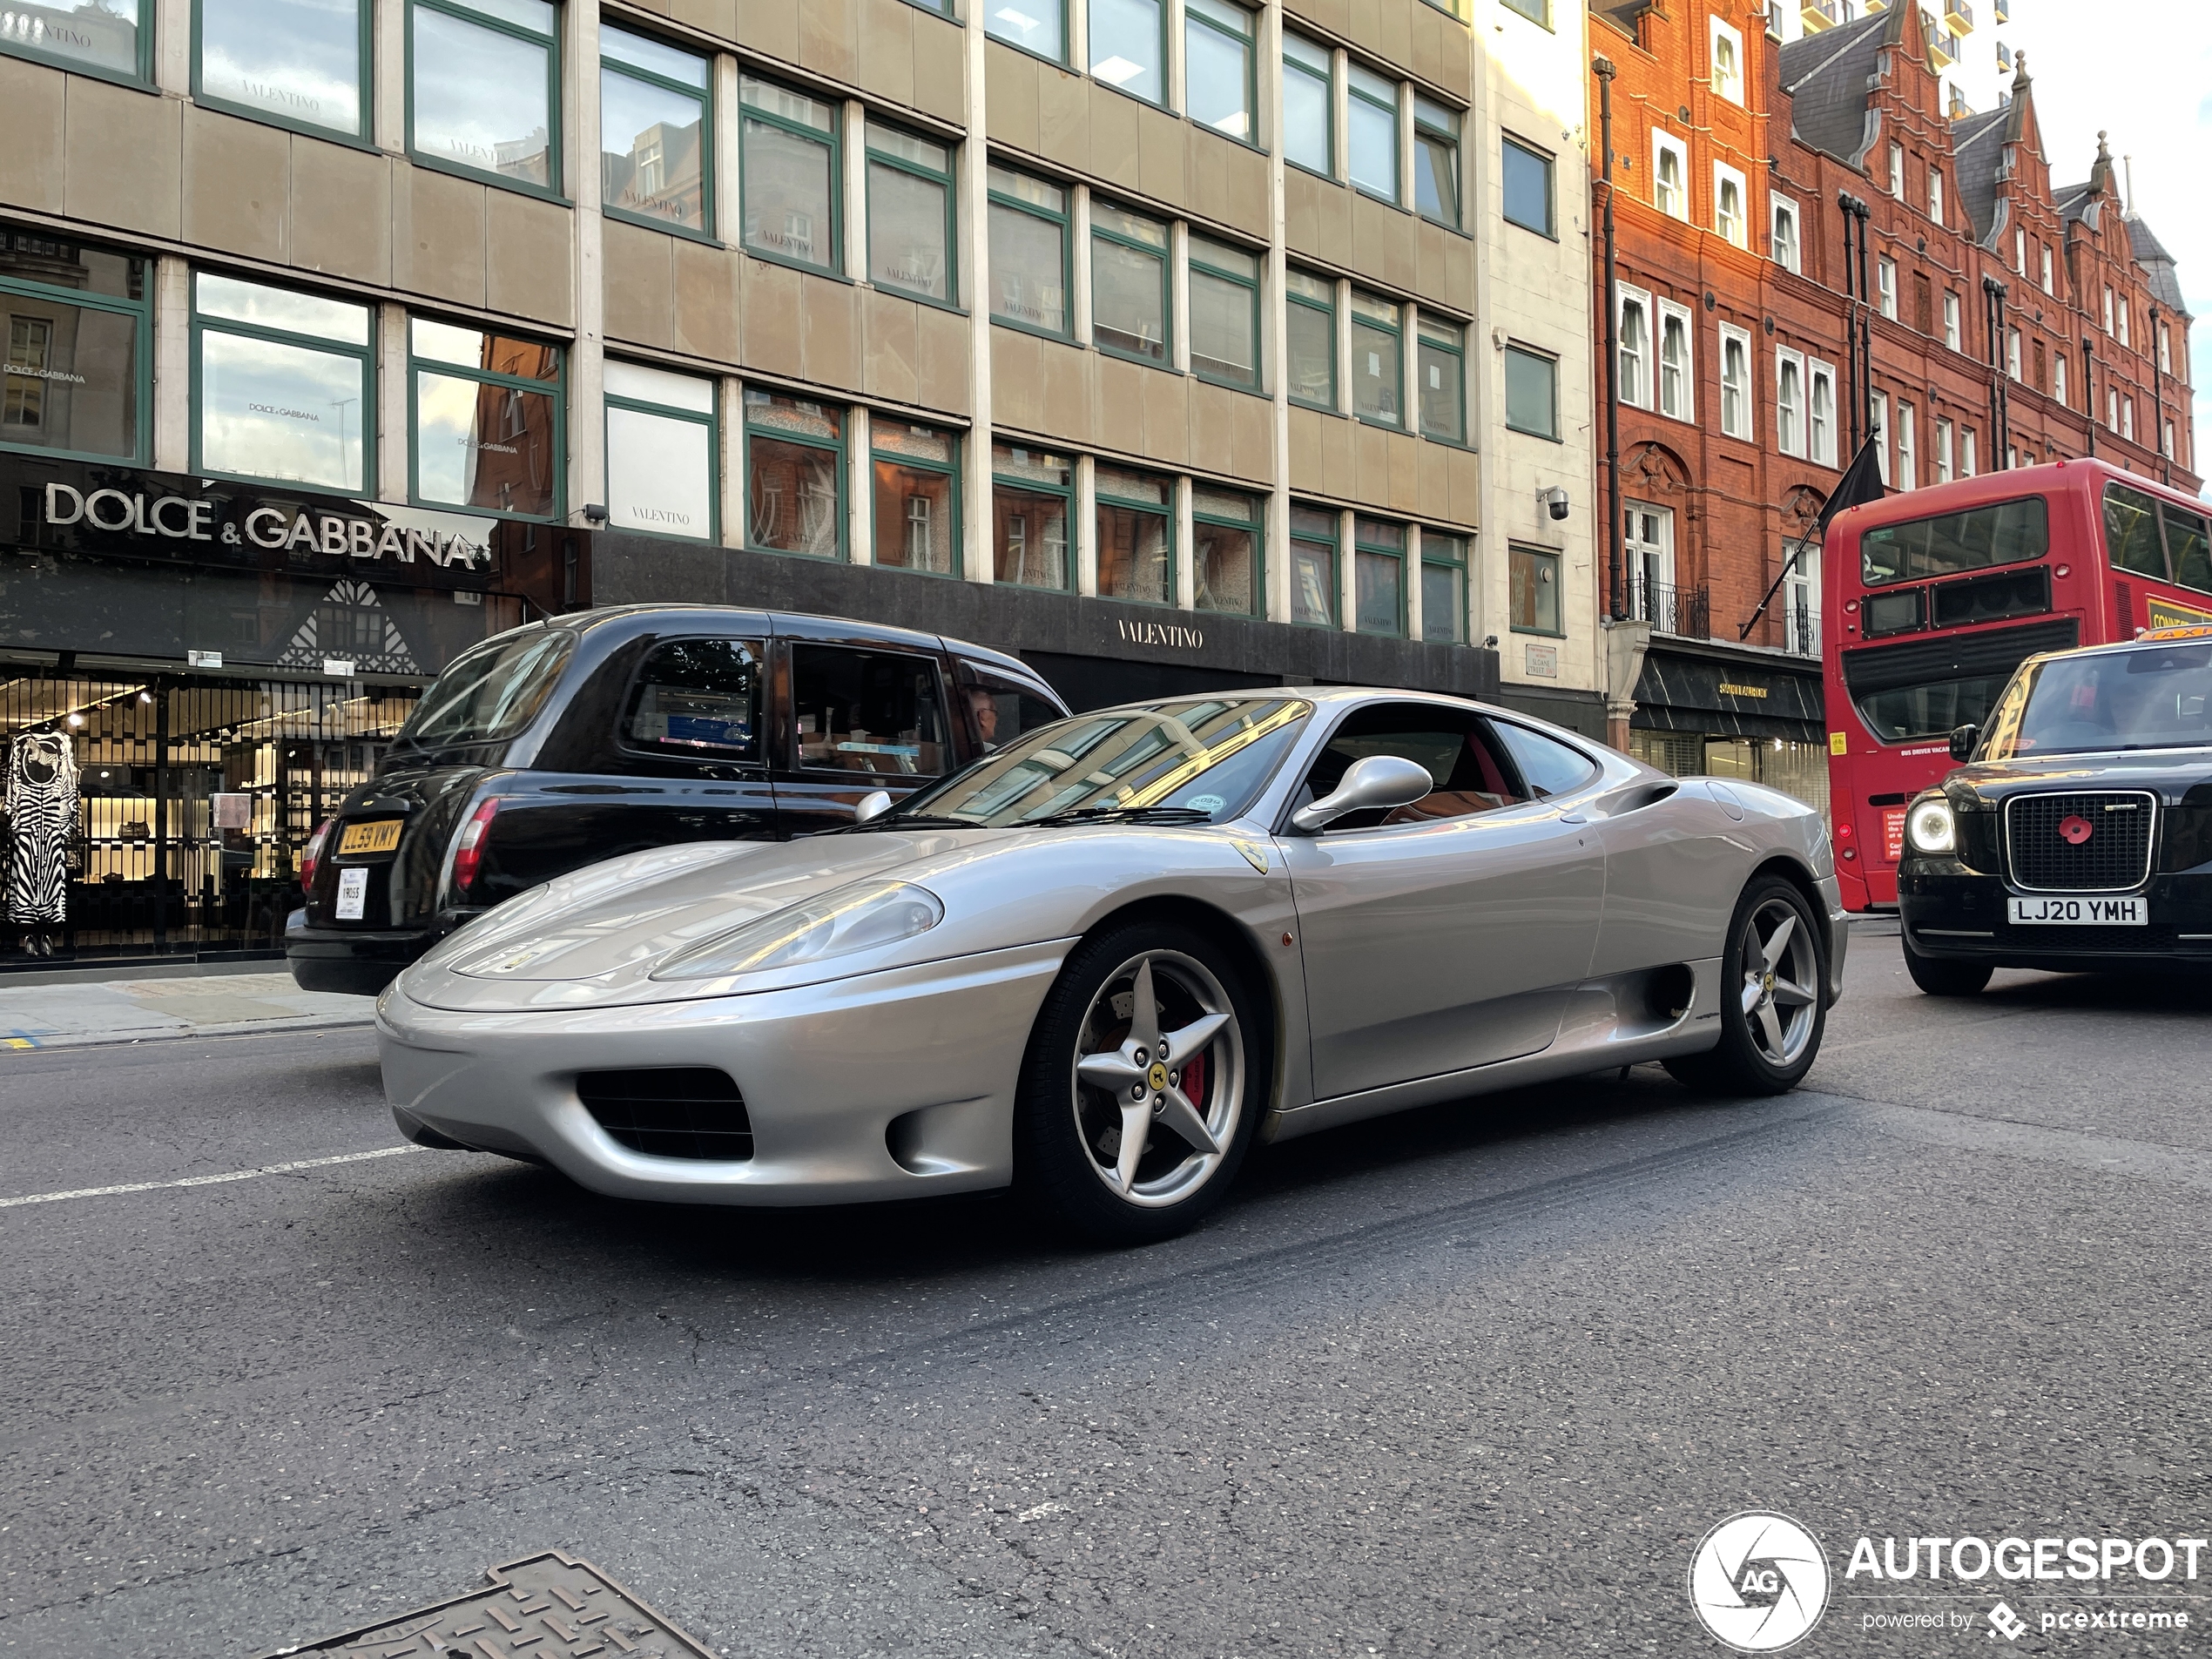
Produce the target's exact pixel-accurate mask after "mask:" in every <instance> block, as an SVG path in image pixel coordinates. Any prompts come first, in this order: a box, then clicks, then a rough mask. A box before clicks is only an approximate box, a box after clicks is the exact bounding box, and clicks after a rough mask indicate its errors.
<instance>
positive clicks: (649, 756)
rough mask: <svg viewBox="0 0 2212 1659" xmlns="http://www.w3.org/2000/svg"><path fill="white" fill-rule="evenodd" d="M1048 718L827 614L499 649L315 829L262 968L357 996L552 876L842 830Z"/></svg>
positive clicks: (942, 653)
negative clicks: (690, 848)
mask: <svg viewBox="0 0 2212 1659" xmlns="http://www.w3.org/2000/svg"><path fill="white" fill-rule="evenodd" d="M1066 713H1067V709H1066V707H1065V705H1062V702H1061V700H1060V698H1058V697H1057V696H1056V695H1055V694H1054V692H1053V691H1051V689H1050V688H1049V686H1047V685H1045V683H1044V681H1043V680H1042V679H1041V678H1038V677H1037V675H1036V674H1035V672H1034V671H1031V670H1030V669H1029V668H1028V667H1027V666H1025V665H1024V664H1022V662H1021V661H1020V660H1019V659H1017V658H1012V657H1008V656H1005V655H1003V654H1001V653H1000V652H997V651H989V650H987V649H985V648H984V647H982V646H981V645H973V644H966V643H964V642H962V641H960V640H955V639H945V638H941V637H938V636H936V635H934V634H922V633H915V632H912V631H907V630H906V629H901V628H887V627H879V626H875V625H873V624H866V623H859V622H848V621H844V620H841V619H839V618H835V617H810V616H798V615H792V614H788V613H779V612H769V611H759V610H743V609H738V608H734V607H729V606H718V605H624V606H617V607H612V608H609V609H605V610H591V611H583V612H579V613H577V614H576V615H573V616H563V617H549V618H547V619H546V620H544V621H542V622H536V623H532V624H529V625H527V626H524V627H521V628H516V629H511V630H509V631H507V632H506V633H503V634H500V635H498V636H497V637H494V638H491V639H489V640H486V641H485V642H484V643H483V644H481V645H478V646H476V647H475V648H474V649H472V650H470V651H467V652H465V653H464V654H462V656H460V657H458V658H455V660H454V662H453V664H452V665H451V666H450V667H448V669H447V670H446V671H445V672H444V673H442V674H441V675H440V676H439V677H438V678H437V680H436V682H435V684H434V685H431V687H430V688H429V690H428V691H425V692H424V693H423V695H422V700H421V702H420V703H419V704H417V705H415V712H414V714H413V715H412V716H410V717H409V718H408V722H407V724H406V725H403V726H402V727H401V728H400V731H399V732H398V734H397V736H396V737H395V738H394V739H393V742H392V745H391V749H390V751H389V752H388V753H387V754H386V756H385V757H384V759H383V760H382V762H381V765H379V767H378V769H377V772H376V775H375V776H374V778H372V779H370V780H369V781H368V783H366V784H364V785H362V786H361V787H360V788H358V789H356V790H354V792H352V793H351V794H350V795H348V796H347V798H346V799H345V800H344V801H342V802H341V804H340V806H339V808H338V811H337V813H335V814H334V816H333V817H332V818H331V819H329V820H328V821H327V823H325V824H324V825H322V826H320V828H319V829H317V830H316V831H315V833H314V837H313V838H312V839H311V840H309V842H308V844H307V852H306V855H305V857H304V858H303V859H302V860H301V869H300V880H301V884H302V886H303V887H304V888H305V889H306V894H307V903H306V907H305V908H304V909H303V910H302V911H300V912H298V913H295V914H294V915H293V920H292V925H291V927H289V929H288V930H287V934H286V938H285V954H286V958H287V961H288V963H289V965H290V967H291V969H292V976H293V979H294V980H296V981H299V983H300V985H301V986H302V987H303V988H306V989H307V990H311V991H350V992H357V993H362V994H374V993H375V992H377V991H381V989H382V988H384V987H385V986H386V985H387V984H388V983H390V981H392V980H393V979H394V978H395V976H396V975H397V974H399V972H400V970H401V968H405V967H406V966H407V965H408V963H409V962H411V961H414V960H415V958H416V957H418V956H420V955H421V954H422V953H423V952H424V951H426V950H428V948H430V947H431V946H432V945H434V944H435V943H436V942H437V941H439V940H440V939H442V938H443V937H444V936H445V935H446V934H448V933H450V932H451V931H452V930H453V929H454V928H455V927H460V926H461V925H462V923H463V922H465V921H469V919H470V918H471V917H474V916H476V915H480V914H482V913H483V912H484V911H485V910H487V909H489V908H490V907H492V906H494V905H496V904H498V903H500V902H501V901H502V900H506V899H509V898H512V897H513V896H514V895H516V894H518V893H522V892H524V891H526V890H527V889H529V888H530V887H536V886H537V885H538V884H539V883H540V882H542V881H546V880H551V879H552V878H553V877H555V876H556V875H561V874H564V873H567V872H568V871H570V870H574V869H577V868H580V867H583V866H584V865H587V864H595V863H597V862H598V861H599V860H603V859H610V858H615V857H617V856H619V855H620V854H622V853H634V852H637V851H640V850H642V849H644V848H646V847H651V846H666V845H669V844H671V843H673V842H678V841H701V840H787V839H789V838H790V837H792V836H794V835H804V834H808V833H813V832H815V831H818V830H825V829H833V828H835V827H837V826H840V825H845V824H850V823H852V822H853V819H854V816H855V811H856V809H857V808H858V807H859V806H860V803H861V802H862V801H863V800H864V799H867V797H868V796H869V795H870V794H872V793H873V792H876V791H879V790H880V791H883V792H887V793H888V794H889V795H890V796H891V797H892V799H894V800H897V799H900V798H902V797H904V796H905V795H907V793H909V792H912V791H914V789H917V788H919V787H921V786H922V785H923V784H926V783H928V782H930V781H932V780H933V779H936V778H939V777H941V776H943V775H944V774H946V773H947V772H953V771H955V770H957V769H958V768H959V767H961V766H964V765H967V764H968V762H969V761H970V760H972V759H974V758H975V757H976V756H978V755H979V754H981V753H983V752H987V751H988V749H990V748H993V747H995V746H997V745H1000V744H1002V743H1005V742H1007V741H1008V740H1009V739H1011V738H1014V737H1015V736H1017V735H1019V734H1020V733H1021V732H1023V731H1026V730H1028V728H1030V727H1032V726H1036V725H1044V724H1046V723H1047V722H1049V721H1052V720H1057V719H1060V718H1063V717H1064V716H1065V715H1066Z"/></svg>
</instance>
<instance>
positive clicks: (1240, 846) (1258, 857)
mask: <svg viewBox="0 0 2212 1659" xmlns="http://www.w3.org/2000/svg"><path fill="white" fill-rule="evenodd" d="M1229 845H1230V846H1233V847H1235V848H1236V849H1237V850H1238V852H1239V853H1243V854H1244V862H1245V863H1247V864H1249V865H1251V867H1252V868H1253V869H1255V870H1258V872H1259V873H1261V874H1262V875H1265V874H1266V873H1267V849H1266V848H1265V847H1264V846H1260V845H1259V844H1258V842H1257V841H1244V840H1234V839H1232V840H1231V841H1230V843H1229Z"/></svg>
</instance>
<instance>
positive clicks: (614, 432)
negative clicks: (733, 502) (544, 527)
mask: <svg viewBox="0 0 2212 1659" xmlns="http://www.w3.org/2000/svg"><path fill="white" fill-rule="evenodd" d="M714 391H715V388H714V382H713V381H710V380H702V379H701V378H699V377H698V375H695V374H670V373H669V372H668V371H667V370H666V369H661V368H645V367H644V366H643V365H642V364H638V363H623V362H617V361H613V360H611V359H610V360H609V361H608V363H607V370H606V395H607V524H608V527H609V528H610V529H630V530H644V531H647V532H648V533H650V534H652V535H656V536H690V537H691V538H693V539H694V540H698V541H712V540H714V539H716V537H717V536H718V535H719V533H720V530H719V525H718V518H719V514H718V511H717V502H718V497H719V496H720V489H719V485H718V479H717V472H718V468H717V466H716V460H717V457H718V455H719V454H720V451H721V444H720V442H719V440H718V435H717V424H716V420H715V408H714Z"/></svg>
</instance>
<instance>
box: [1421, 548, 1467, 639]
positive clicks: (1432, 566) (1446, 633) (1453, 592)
mask: <svg viewBox="0 0 2212 1659" xmlns="http://www.w3.org/2000/svg"><path fill="white" fill-rule="evenodd" d="M1421 637H1422V638H1423V639H1426V640H1427V641H1429V642H1430V643H1431V644H1438V645H1457V644H1463V643H1464V642H1465V641H1466V639H1467V538H1466V537H1465V536H1445V535H1441V534H1440V533H1438V532H1437V531H1435V530H1423V531H1422V532H1421Z"/></svg>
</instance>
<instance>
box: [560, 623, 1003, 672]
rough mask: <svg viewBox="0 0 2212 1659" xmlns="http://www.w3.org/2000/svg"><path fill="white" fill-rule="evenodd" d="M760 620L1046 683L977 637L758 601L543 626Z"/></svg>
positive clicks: (780, 632)
mask: <svg viewBox="0 0 2212 1659" xmlns="http://www.w3.org/2000/svg"><path fill="white" fill-rule="evenodd" d="M737 617H746V618H754V617H757V618H759V623H760V624H761V625H762V626H763V627H765V629H766V630H767V631H768V632H769V633H770V634H772V635H774V636H776V637H789V638H798V639H804V638H806V637H809V636H810V635H819V634H821V633H826V632H834V633H836V634H837V635H838V636H840V637H843V638H846V639H855V638H857V639H866V640H872V641H874V642H876V643H877V644H885V645H904V646H906V647H907V648H908V649H909V650H914V651H939V650H942V651H950V652H952V653H953V654H954V655H955V656H958V657H964V658H968V659H969V660H971V661H974V662H977V663H983V664H989V665H991V666H992V667H995V668H1001V669H1004V670H1006V671H1008V672H1009V673H1013V674H1016V675H1019V676H1020V677H1021V678H1023V679H1026V680H1032V681H1035V682H1036V683H1037V684H1038V685H1042V684H1043V683H1044V682H1043V679H1042V677H1041V676H1040V675H1039V674H1038V673H1037V671H1036V670H1035V669H1034V668H1031V667H1030V666H1029V665H1028V664H1027V663H1025V662H1023V661H1022V659H1021V658H1018V657H1015V656H1011V655H1009V654H1008V653H1007V652H1005V651H994V650H992V649H991V648H990V647H989V646H988V645H979V644H975V643H974V641H973V640H968V639H958V638H954V637H948V636H945V635H941V634H931V633H924V632H922V631H920V630H919V629H914V628H899V627H894V626H893V625H891V624H887V623H880V622H862V621H860V620H859V619H857V618H855V617H833V616H829V615H826V614H820V613H816V612H812V611H803V610H764V609H761V608H759V607H757V606H752V605H722V604H666V603H646V604H623V605H602V606H598V607H597V608H595V609H593V610H578V611H571V612H569V613H567V614H565V615H562V616H557V617H547V618H546V619H545V622H544V624H543V625H544V626H548V627H554V628H567V629H570V630H572V631H575V632H577V633H579V634H588V633H597V632H599V631H603V630H610V631H615V632H617V633H621V634H624V635H627V634H631V633H636V632H640V631H644V630H645V629H647V628H665V627H668V626H671V625H674V626H678V627H683V626H687V625H689V626H694V627H709V626H726V625H727V624H729V623H730V622H731V621H732V619H733V618H737Z"/></svg>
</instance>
